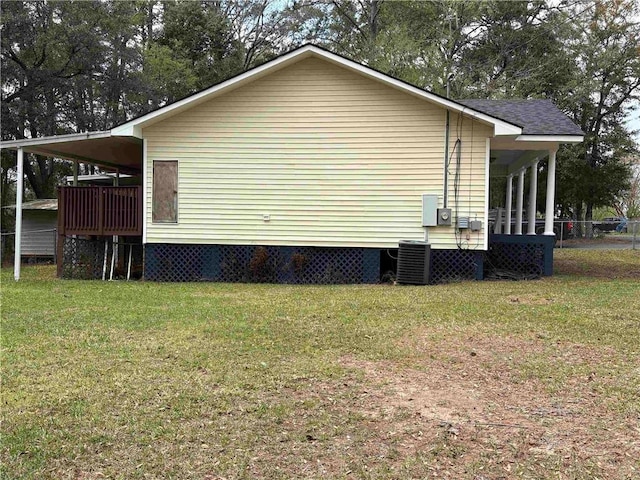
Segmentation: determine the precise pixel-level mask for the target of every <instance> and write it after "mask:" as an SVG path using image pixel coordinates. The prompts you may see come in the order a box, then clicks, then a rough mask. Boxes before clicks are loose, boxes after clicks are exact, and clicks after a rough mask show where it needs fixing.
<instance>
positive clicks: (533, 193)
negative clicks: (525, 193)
mask: <svg viewBox="0 0 640 480" xmlns="http://www.w3.org/2000/svg"><path fill="white" fill-rule="evenodd" d="M537 196H538V160H536V161H535V162H534V164H533V165H531V178H530V179H529V211H528V213H527V220H528V223H527V235H535V234H536V198H537Z"/></svg>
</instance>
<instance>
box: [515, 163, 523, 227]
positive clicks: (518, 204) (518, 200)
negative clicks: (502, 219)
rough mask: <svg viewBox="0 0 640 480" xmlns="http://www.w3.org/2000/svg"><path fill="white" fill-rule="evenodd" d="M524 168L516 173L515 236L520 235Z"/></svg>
mask: <svg viewBox="0 0 640 480" xmlns="http://www.w3.org/2000/svg"><path fill="white" fill-rule="evenodd" d="M524 171H525V169H524V168H521V169H520V172H518V191H517V193H516V235H522V206H523V203H524Z"/></svg>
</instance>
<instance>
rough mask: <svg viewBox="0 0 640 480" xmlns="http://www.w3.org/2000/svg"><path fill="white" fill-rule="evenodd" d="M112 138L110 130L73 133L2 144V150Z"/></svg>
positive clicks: (23, 139) (0, 145)
mask: <svg viewBox="0 0 640 480" xmlns="http://www.w3.org/2000/svg"><path fill="white" fill-rule="evenodd" d="M110 136H112V135H111V131H110V130H103V131H98V132H83V133H71V134H69V135H54V136H50V137H37V138H22V139H20V140H8V141H4V142H0V149H2V148H6V149H9V150H15V149H17V148H20V147H23V148H25V147H26V148H28V147H38V146H42V145H52V144H55V143H63V142H76V141H78V140H91V139H96V138H107V137H110Z"/></svg>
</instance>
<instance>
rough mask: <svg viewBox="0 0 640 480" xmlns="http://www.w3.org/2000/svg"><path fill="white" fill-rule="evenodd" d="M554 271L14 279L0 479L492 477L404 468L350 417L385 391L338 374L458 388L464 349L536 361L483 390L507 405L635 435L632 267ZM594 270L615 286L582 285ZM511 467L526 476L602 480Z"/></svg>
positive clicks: (609, 261) (609, 259)
mask: <svg viewBox="0 0 640 480" xmlns="http://www.w3.org/2000/svg"><path fill="white" fill-rule="evenodd" d="M556 257H557V258H556V260H557V263H558V265H557V272H558V274H557V275H556V276H554V277H552V278H548V279H544V280H538V281H527V282H464V283H458V284H451V285H442V286H432V287H394V286H388V285H376V286H282V285H246V284H206V283H203V284H159V283H146V282H130V283H125V282H99V281H62V280H56V279H54V278H53V275H54V270H53V268H52V267H26V268H24V269H23V279H22V280H21V281H20V282H18V283H15V282H13V280H12V271H9V270H3V271H2V332H1V333H2V412H1V413H2V439H1V444H0V447H1V449H0V455H1V457H0V458H1V460H2V465H1V467H0V468H1V470H0V474H1V475H0V477H2V478H34V479H35V478H74V479H75V478H80V479H86V478H209V479H213V478H255V477H264V478H290V477H297V478H300V477H304V478H326V477H333V478H345V477H355V478H389V477H394V478H412V477H416V478H421V477H429V476H430V475H432V474H433V473H434V472H437V471H439V470H438V469H439V468H441V467H442V465H444V463H443V462H444V460H443V459H446V461H447V462H449V461H451V462H452V463H453V464H455V465H457V467H454V470H453V471H454V472H455V471H456V470H455V468H458V469H459V470H457V471H458V472H459V473H460V478H475V476H477V475H479V474H480V473H479V472H483V471H484V472H487V471H489V472H491V471H493V472H494V473H495V475H497V473H496V472H498V471H500V472H502V470H491V469H499V468H502V467H499V465H502V464H500V463H499V462H497V460H496V459H497V457H496V454H495V452H494V453H491V450H489V451H488V452H489V453H487V452H486V451H483V452H484V453H483V454H482V455H476V456H474V457H473V461H471V460H468V461H467V460H461V458H465V455H467V456H468V455H469V454H470V453H473V452H474V448H475V447H474V444H473V443H465V442H459V443H456V441H457V440H456V441H454V440H455V439H454V440H447V439H446V438H444V437H442V438H441V437H438V438H437V439H436V440H437V441H436V443H434V445H433V446H434V448H433V449H432V450H430V451H428V450H427V451H425V450H424V449H418V450H417V451H406V450H405V449H403V447H402V445H403V440H402V438H400V439H399V440H397V441H396V440H390V439H389V437H388V436H385V435H386V434H383V432H387V430H388V429H390V428H391V427H392V426H394V425H396V426H397V425H399V424H403V425H404V423H402V422H406V416H405V417H402V416H401V415H400V416H398V415H399V413H398V415H396V416H394V417H392V418H391V417H390V418H389V419H387V420H383V419H381V418H380V417H377V418H376V419H375V420H372V419H371V418H370V417H368V416H367V415H365V414H364V413H363V412H364V411H365V410H366V409H367V408H374V407H375V408H378V407H380V408H383V407H384V405H383V404H381V405H367V403H366V402H365V403H361V400H360V397H361V396H362V395H363V394H362V392H368V391H369V390H370V389H382V388H384V387H383V386H381V385H382V384H376V382H374V381H372V380H371V379H370V378H368V377H367V375H366V374H365V373H363V371H362V370H361V369H358V368H354V367H353V366H349V362H345V359H355V360H354V361H358V362H371V364H373V365H387V364H392V365H394V366H395V367H394V368H396V367H397V368H400V369H404V370H403V371H408V372H422V373H426V374H427V375H428V374H429V372H430V371H431V369H432V368H434V366H435V363H433V362H440V361H444V362H450V363H451V365H453V367H452V369H453V370H455V368H457V367H456V365H457V364H456V361H458V360H456V358H457V357H456V355H457V351H456V350H451V348H450V345H452V344H453V343H455V342H453V341H454V340H456V341H461V342H463V343H462V345H469V344H470V342H471V340H469V339H470V338H481V339H484V340H483V341H488V342H489V347H487V348H488V350H491V347H490V346H491V342H492V339H503V340H504V339H509V341H510V342H513V341H517V342H523V345H534V346H535V351H533V350H532V351H527V350H526V349H524V350H522V351H519V350H518V349H517V348H515V349H513V351H512V352H510V353H509V355H511V356H512V357H513V359H512V360H504V359H502V357H500V359H499V360H497V358H498V357H495V358H494V357H488V358H487V359H486V360H485V362H486V363H484V364H480V366H478V367H477V369H479V371H480V372H483V371H486V372H490V371H493V370H492V369H494V370H495V369H497V367H498V366H500V368H502V367H503V366H506V367H508V368H509V369H512V370H513V377H510V378H512V380H513V382H514V383H513V384H514V385H515V386H516V387H517V386H518V385H519V384H527V382H536V384H539V385H540V388H541V389H543V391H544V392H543V393H544V395H546V396H547V397H549V398H552V397H553V398H555V397H559V396H563V395H564V396H567V395H569V394H570V393H571V391H570V388H569V387H567V386H571V385H578V386H577V387H576V389H577V390H576V392H578V393H575V392H574V393H575V395H582V394H583V393H584V396H585V398H587V396H588V395H592V396H593V395H595V396H596V399H597V404H598V406H599V407H598V408H601V409H602V415H604V417H603V418H607V419H613V420H616V419H620V422H621V423H625V422H626V423H628V422H630V421H635V422H636V424H637V422H638V419H639V418H640V397H639V396H638V390H639V389H640V382H639V381H638V377H639V376H640V372H639V371H638V365H639V363H638V358H639V355H640V313H639V312H640V273H638V272H640V254H638V253H636V252H631V251H616V252H602V251H594V252H590V253H584V252H576V251H568V250H566V251H562V252H557V253H556ZM594 265H595V266H594ZM598 265H600V266H602V267H603V268H604V269H605V270H606V271H607V272H613V271H615V272H618V274H617V275H614V276H613V277H614V278H593V277H592V276H582V274H581V272H586V273H587V274H588V273H589V272H593V271H594V269H596V267H597V266H598ZM616 268H617V270H616ZM625 272H630V273H629V274H628V275H625ZM634 272H635V273H634ZM420 339H422V340H424V341H428V342H429V345H431V346H432V347H434V349H433V351H427V350H425V349H424V348H420V347H418V346H417V344H418V343H419V342H417V340H420ZM487 339H488V340H487ZM422 340H420V341H422ZM452 342H453V343H452ZM464 348H466V347H463V348H462V349H463V350H464ZM572 349H574V350H575V349H577V350H575V351H577V352H580V356H578V357H575V356H574V357H567V355H568V353H567V352H569V353H571V352H573V351H574V350H572ZM496 351H497V350H496ZM585 352H586V353H585ZM496 355H497V354H496ZM505 358H506V357H505ZM500 362H502V363H500ZM504 362H506V363H504ZM453 370H452V371H453ZM510 371H511V370H510ZM587 376H592V377H593V378H595V380H594V381H593V382H592V383H591V384H590V387H589V388H590V389H589V392H586V391H585V392H583V393H580V392H582V390H580V389H581V388H582V387H580V385H581V383H584V382H583V380H582V379H584V378H586V377H587ZM388 378H391V377H388ZM589 378H591V377H589ZM383 380H384V379H383ZM519 382H520V383H519ZM587 393H588V395H587ZM572 394H573V393H572ZM547 397H545V398H547ZM589 398H591V397H589ZM433 428H436V429H437V428H438V426H437V425H435V426H433ZM590 428H591V427H590ZM593 428H595V427H593ZM612 428H613V427H612ZM623 433H624V432H623ZM625 434H626V433H625ZM405 435H408V434H407V433H406V432H405ZM469 441H470V442H471V440H469ZM438 442H439V443H438ZM383 447H384V448H383ZM436 447H437V448H436ZM508 456H509V457H510V458H513V459H514V462H515V464H514V465H513V468H514V469H513V472H521V473H522V474H523V475H524V476H525V477H526V476H527V475H528V476H529V477H530V478H531V477H535V478H544V477H545V476H547V475H548V476H549V478H558V475H557V474H554V473H553V472H554V471H555V472H559V471H561V470H562V469H567V468H568V470H567V471H572V472H574V473H573V474H572V475H573V476H572V477H571V478H590V476H592V475H593V474H594V472H595V473H598V472H599V471H602V472H606V471H607V470H606V465H605V466H602V465H600V466H598V465H597V464H595V463H593V462H592V460H583V459H582V460H581V459H580V458H578V457H576V458H575V459H569V460H566V459H565V460H563V459H562V458H563V457H560V456H550V457H548V458H545V459H544V461H541V460H540V459H537V458H533V456H532V455H529V454H527V453H526V451H525V452H524V454H523V453H522V452H520V451H514V452H512V453H511V454H509V455H508ZM453 457H455V458H453ZM593 458H597V457H593ZM545 462H546V463H545ZM567 462H569V464H567ZM445 463H446V462H445ZM540 465H542V466H540ZM625 465H627V466H628V467H629V468H640V465H638V464H637V462H636V463H634V461H633V460H628V461H627V464H625ZM599 469H600V470H599ZM502 473H505V472H502ZM488 475H489V476H488V477H487V478H495V475H492V474H490V473H489V474H488ZM560 478H563V477H560ZM619 478H624V477H622V476H621V477H619ZM629 478H631V477H629Z"/></svg>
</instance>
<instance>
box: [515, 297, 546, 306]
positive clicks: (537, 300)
mask: <svg viewBox="0 0 640 480" xmlns="http://www.w3.org/2000/svg"><path fill="white" fill-rule="evenodd" d="M507 301H508V303H516V304H521V305H550V304H552V303H553V299H551V298H545V297H538V296H535V295H511V296H510V297H508V298H507Z"/></svg>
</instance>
